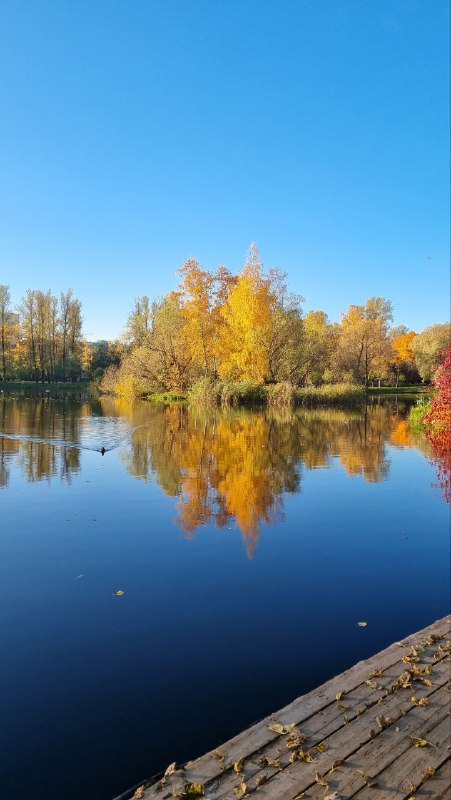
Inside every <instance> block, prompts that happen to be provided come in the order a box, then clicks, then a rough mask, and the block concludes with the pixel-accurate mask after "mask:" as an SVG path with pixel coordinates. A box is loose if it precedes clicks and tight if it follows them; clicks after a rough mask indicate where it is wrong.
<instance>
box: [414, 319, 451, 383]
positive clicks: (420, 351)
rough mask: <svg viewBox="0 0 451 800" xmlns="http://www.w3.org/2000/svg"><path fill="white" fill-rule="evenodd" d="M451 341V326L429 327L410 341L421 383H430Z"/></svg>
mask: <svg viewBox="0 0 451 800" xmlns="http://www.w3.org/2000/svg"><path fill="white" fill-rule="evenodd" d="M450 341H451V325H450V323H449V322H446V323H444V324H443V325H430V326H429V327H428V328H425V330H424V331H423V332H422V333H419V334H418V335H417V336H415V338H414V339H413V340H412V343H411V349H412V353H413V356H414V359H415V364H416V366H417V369H418V372H419V373H420V376H421V378H422V380H423V381H426V382H427V381H430V380H431V378H432V376H433V374H434V372H435V370H436V369H437V366H438V364H439V363H440V361H441V360H442V359H443V353H444V351H445V350H446V348H447V347H448V346H449V344H450Z"/></svg>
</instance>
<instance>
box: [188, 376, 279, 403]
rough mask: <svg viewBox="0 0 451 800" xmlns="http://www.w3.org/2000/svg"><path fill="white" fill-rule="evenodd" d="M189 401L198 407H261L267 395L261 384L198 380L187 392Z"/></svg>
mask: <svg viewBox="0 0 451 800" xmlns="http://www.w3.org/2000/svg"><path fill="white" fill-rule="evenodd" d="M188 397H189V401H190V403H191V404H192V405H195V406H196V405H198V406H238V405H250V406H252V405H261V404H262V403H266V401H267V393H266V391H265V389H264V387H263V386H262V385H261V384H255V383H252V382H251V381H239V382H234V381H223V380H220V379H218V380H214V379H212V378H205V377H203V378H200V379H199V380H198V381H197V383H196V384H195V385H194V386H193V387H192V389H190V391H189V395H188Z"/></svg>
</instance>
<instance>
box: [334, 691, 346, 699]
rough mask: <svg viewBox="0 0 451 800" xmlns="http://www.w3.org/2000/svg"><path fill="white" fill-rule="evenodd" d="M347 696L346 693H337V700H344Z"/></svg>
mask: <svg viewBox="0 0 451 800" xmlns="http://www.w3.org/2000/svg"><path fill="white" fill-rule="evenodd" d="M345 694H346V692H337V694H336V695H335V700H343V697H344V696H345Z"/></svg>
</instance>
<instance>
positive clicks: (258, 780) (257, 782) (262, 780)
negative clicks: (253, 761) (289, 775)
mask: <svg viewBox="0 0 451 800" xmlns="http://www.w3.org/2000/svg"><path fill="white" fill-rule="evenodd" d="M267 780H268V776H267V774H266V772H264V773H263V775H259V776H258V778H256V779H255V785H256V786H261V785H262V783H266V781H267Z"/></svg>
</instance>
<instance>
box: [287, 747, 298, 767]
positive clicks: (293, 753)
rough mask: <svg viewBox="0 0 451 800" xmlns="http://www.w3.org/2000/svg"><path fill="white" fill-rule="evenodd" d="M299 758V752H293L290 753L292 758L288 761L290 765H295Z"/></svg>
mask: <svg viewBox="0 0 451 800" xmlns="http://www.w3.org/2000/svg"><path fill="white" fill-rule="evenodd" d="M297 757H298V751H297V750H293V752H292V753H290V758H289V759H288V760H289V762H290V764H294V762H295V761H296V759H297Z"/></svg>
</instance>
